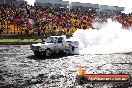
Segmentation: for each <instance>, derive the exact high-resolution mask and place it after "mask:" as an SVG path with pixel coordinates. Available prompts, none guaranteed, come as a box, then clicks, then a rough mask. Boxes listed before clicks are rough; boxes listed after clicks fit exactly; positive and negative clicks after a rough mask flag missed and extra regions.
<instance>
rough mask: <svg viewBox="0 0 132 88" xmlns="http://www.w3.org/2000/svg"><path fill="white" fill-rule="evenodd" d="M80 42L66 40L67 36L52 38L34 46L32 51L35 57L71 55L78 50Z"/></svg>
mask: <svg viewBox="0 0 132 88" xmlns="http://www.w3.org/2000/svg"><path fill="white" fill-rule="evenodd" d="M78 47H79V42H78V41H75V40H71V39H66V37H65V36H50V37H48V38H47V39H46V40H45V41H44V42H42V43H38V44H32V45H31V46H30V48H31V50H32V51H33V52H34V54H35V55H37V56H38V55H45V56H50V55H52V54H53V53H59V52H64V53H66V54H70V53H72V52H75V49H78Z"/></svg>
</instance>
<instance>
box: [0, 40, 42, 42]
mask: <svg viewBox="0 0 132 88" xmlns="http://www.w3.org/2000/svg"><path fill="white" fill-rule="evenodd" d="M0 42H4V43H5V42H7V43H8V42H12V43H13V42H14V43H17V42H42V40H41V39H0Z"/></svg>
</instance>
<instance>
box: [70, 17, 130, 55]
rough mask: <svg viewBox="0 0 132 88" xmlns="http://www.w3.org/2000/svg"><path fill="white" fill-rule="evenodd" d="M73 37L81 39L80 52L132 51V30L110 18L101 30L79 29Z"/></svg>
mask: <svg viewBox="0 0 132 88" xmlns="http://www.w3.org/2000/svg"><path fill="white" fill-rule="evenodd" d="M99 25H100V24H99ZM96 26H97V24H96ZM72 38H73V39H76V40H78V41H79V44H80V47H79V53H80V54H108V53H124V52H131V51H132V41H131V38H132V30H130V29H129V30H125V29H122V25H121V24H120V23H118V22H112V21H111V20H110V19H109V20H108V23H107V24H106V23H105V24H103V27H102V28H101V29H100V30H96V29H94V30H93V29H88V30H83V29H78V30H77V31H76V32H75V33H74V34H73V37H72Z"/></svg>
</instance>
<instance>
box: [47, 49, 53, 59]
mask: <svg viewBox="0 0 132 88" xmlns="http://www.w3.org/2000/svg"><path fill="white" fill-rule="evenodd" d="M51 54H52V51H51V50H50V49H46V50H45V56H47V57H49V56H51Z"/></svg>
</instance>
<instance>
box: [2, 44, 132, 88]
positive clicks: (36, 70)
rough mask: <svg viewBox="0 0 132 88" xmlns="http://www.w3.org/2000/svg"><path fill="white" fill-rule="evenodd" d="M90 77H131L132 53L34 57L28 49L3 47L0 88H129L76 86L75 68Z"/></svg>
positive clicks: (90, 85) (125, 87) (115, 85)
mask: <svg viewBox="0 0 132 88" xmlns="http://www.w3.org/2000/svg"><path fill="white" fill-rule="evenodd" d="M79 65H82V67H84V68H86V70H87V73H89V74H119V73H125V74H130V75H131V76H132V53H124V54H123V53H122V54H96V55H90V54H88V55H71V56H66V55H53V56H52V57H49V58H45V57H43V56H41V57H35V56H34V54H33V52H32V51H31V50H30V47H29V45H1V46H0V87H6V88H10V87H13V88H22V87H26V88H108V87H109V88H119V87H120V88H128V87H132V85H131V84H130V85H129V84H128V85H124V84H110V83H109V84H85V85H77V84H76V82H75V79H76V67H77V66H79Z"/></svg>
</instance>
